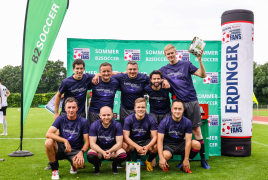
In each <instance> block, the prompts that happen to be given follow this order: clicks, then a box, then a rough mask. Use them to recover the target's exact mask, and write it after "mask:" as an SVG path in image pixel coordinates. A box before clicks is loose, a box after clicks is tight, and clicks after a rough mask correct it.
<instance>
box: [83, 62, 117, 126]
mask: <svg viewBox="0 0 268 180" xmlns="http://www.w3.org/2000/svg"><path fill="white" fill-rule="evenodd" d="M99 71H100V75H101V77H99V83H98V84H97V85H95V84H93V83H90V84H89V85H88V89H92V98H91V103H90V107H89V112H88V120H89V121H88V122H89V126H90V125H91V124H92V123H93V122H95V121H96V120H98V119H100V117H99V113H100V108H101V107H103V106H108V107H110V108H111V109H113V107H114V97H115V94H116V91H117V89H118V88H119V82H118V81H117V80H116V79H115V78H111V75H112V65H111V64H110V63H107V62H105V63H102V64H101V65H100V68H99Z"/></svg>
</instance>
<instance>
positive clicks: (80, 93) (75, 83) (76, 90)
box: [59, 74, 94, 114]
mask: <svg viewBox="0 0 268 180" xmlns="http://www.w3.org/2000/svg"><path fill="white" fill-rule="evenodd" d="M92 78H94V75H93V74H83V77H82V79H81V80H76V79H74V77H73V76H70V77H67V78H66V79H64V80H63V81H62V83H61V85H60V87H59V92H60V94H63V93H64V101H65V100H66V99H67V98H68V97H74V98H75V99H76V100H77V101H78V111H77V113H78V114H80V113H83V112H85V102H86V97H87V86H88V84H89V83H90V82H91V81H92ZM64 107H65V104H64V103H63V104H62V112H64V113H66V112H65V109H64Z"/></svg>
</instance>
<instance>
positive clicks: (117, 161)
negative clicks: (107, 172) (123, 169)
mask: <svg viewBox="0 0 268 180" xmlns="http://www.w3.org/2000/svg"><path fill="white" fill-rule="evenodd" d="M126 158H127V154H126V153H120V154H119V155H118V156H117V157H116V158H115V159H113V163H112V168H113V172H117V164H121V163H122V162H124V161H125V160H126Z"/></svg>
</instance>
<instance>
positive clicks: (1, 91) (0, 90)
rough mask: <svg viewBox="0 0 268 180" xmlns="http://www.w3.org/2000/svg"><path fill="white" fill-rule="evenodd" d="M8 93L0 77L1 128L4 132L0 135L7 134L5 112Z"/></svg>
mask: <svg viewBox="0 0 268 180" xmlns="http://www.w3.org/2000/svg"><path fill="white" fill-rule="evenodd" d="M9 95H10V92H9V90H8V89H7V88H6V87H5V86H3V85H2V79H1V78H0V98H1V99H0V100H1V102H0V111H2V112H3V128H4V132H3V133H2V134H0V136H7V120H6V112H7V98H8V96H9Z"/></svg>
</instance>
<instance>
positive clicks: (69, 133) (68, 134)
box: [62, 124, 79, 142]
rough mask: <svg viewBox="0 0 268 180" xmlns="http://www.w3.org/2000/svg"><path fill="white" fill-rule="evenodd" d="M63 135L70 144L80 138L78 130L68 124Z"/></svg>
mask: <svg viewBox="0 0 268 180" xmlns="http://www.w3.org/2000/svg"><path fill="white" fill-rule="evenodd" d="M62 133H63V137H65V138H66V139H67V140H68V141H69V142H73V141H74V140H75V139H76V138H77V137H78V136H79V131H78V129H77V128H73V127H70V126H69V125H68V124H67V125H65V126H64V128H63V131H62Z"/></svg>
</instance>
